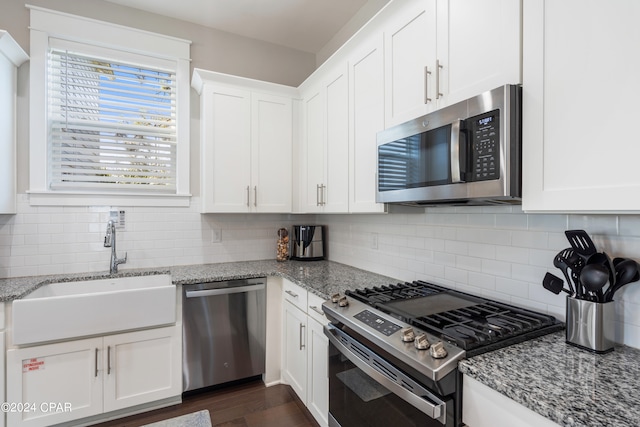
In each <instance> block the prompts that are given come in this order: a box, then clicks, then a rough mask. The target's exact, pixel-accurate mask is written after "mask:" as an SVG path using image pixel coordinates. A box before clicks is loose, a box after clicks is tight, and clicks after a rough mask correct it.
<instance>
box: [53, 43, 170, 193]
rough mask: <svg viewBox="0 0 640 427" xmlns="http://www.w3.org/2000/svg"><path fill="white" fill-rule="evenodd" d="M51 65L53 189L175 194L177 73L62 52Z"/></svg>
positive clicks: (55, 51)
mask: <svg viewBox="0 0 640 427" xmlns="http://www.w3.org/2000/svg"><path fill="white" fill-rule="evenodd" d="M48 62H49V64H48V87H49V97H48V98H49V140H48V148H49V183H50V188H51V189H52V190H88V189H91V190H98V191H100V190H104V191H109V190H110V191H113V190H114V189H115V190H125V191H126V190H131V191H137V190H143V191H144V192H148V191H154V192H162V193H173V194H175V193H176V155H177V136H176V74H175V71H174V70H173V71H172V70H165V69H160V68H158V67H154V66H151V67H148V66H141V65H140V64H134V63H127V62H126V61H124V62H123V61H117V60H111V59H107V58H99V57H95V56H92V55H86V54H81V53H76V52H71V51H67V50H61V49H53V50H51V51H50V54H49V61H48Z"/></svg>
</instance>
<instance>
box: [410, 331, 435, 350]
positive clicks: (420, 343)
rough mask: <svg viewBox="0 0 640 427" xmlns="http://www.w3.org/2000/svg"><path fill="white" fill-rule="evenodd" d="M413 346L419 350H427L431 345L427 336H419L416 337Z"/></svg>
mask: <svg viewBox="0 0 640 427" xmlns="http://www.w3.org/2000/svg"><path fill="white" fill-rule="evenodd" d="M413 345H414V346H416V348H417V349H418V350H426V349H428V348H429V346H430V345H431V344H430V343H429V340H428V339H427V335H426V334H418V335H416V340H415V341H414V342H413Z"/></svg>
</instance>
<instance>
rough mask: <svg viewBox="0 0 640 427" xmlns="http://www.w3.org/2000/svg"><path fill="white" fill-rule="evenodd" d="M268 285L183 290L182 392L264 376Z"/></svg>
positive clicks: (254, 283) (211, 285) (248, 283)
mask: <svg viewBox="0 0 640 427" xmlns="http://www.w3.org/2000/svg"><path fill="white" fill-rule="evenodd" d="M266 282H267V281H266V279H265V278H259V279H245V280H232V281H226V282H212V283H199V284H194V285H184V286H183V294H182V312H183V319H182V328H183V331H182V358H183V362H182V363H183V367H182V379H183V391H190V390H195V389H199V388H202V387H208V386H212V385H218V384H222V383H226V382H229V381H234V380H238V379H243V378H249V377H253V376H257V375H261V374H263V373H264V371H265V333H266V329H265V320H266V292H265V285H266Z"/></svg>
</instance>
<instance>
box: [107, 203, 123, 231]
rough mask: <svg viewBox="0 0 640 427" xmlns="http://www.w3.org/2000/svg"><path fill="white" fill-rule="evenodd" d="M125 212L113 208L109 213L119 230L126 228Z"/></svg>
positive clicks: (110, 218)
mask: <svg viewBox="0 0 640 427" xmlns="http://www.w3.org/2000/svg"><path fill="white" fill-rule="evenodd" d="M124 214H125V212H124V210H120V209H116V208H112V210H110V211H109V220H111V221H113V224H114V225H115V226H116V228H117V229H118V230H124V228H125V224H126V222H125V215H124Z"/></svg>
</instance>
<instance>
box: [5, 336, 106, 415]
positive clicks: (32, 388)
mask: <svg viewBox="0 0 640 427" xmlns="http://www.w3.org/2000/svg"><path fill="white" fill-rule="evenodd" d="M102 356H103V354H102V338H93V339H85V340H78V341H69V342H64V343H59V344H49V345H42V346H35V347H27V348H21V349H12V350H8V351H7V402H15V403H29V404H33V405H35V406H34V407H29V408H28V410H22V411H15V412H12V411H9V412H8V413H7V425H10V426H25V427H27V426H29V427H46V426H50V425H53V424H58V423H62V422H65V421H71V420H75V419H79V418H84V417H88V416H91V415H97V414H100V413H102V412H103V405H102V396H103V394H102V393H103V390H102V384H103V382H102V378H103V375H104V366H103V364H102ZM48 402H52V403H56V402H58V403H60V404H62V406H61V407H59V408H57V407H51V408H50V407H49V406H47V404H48ZM43 404H45V406H42V405H43ZM65 405H68V406H65ZM69 407H70V409H71V410H69Z"/></svg>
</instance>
